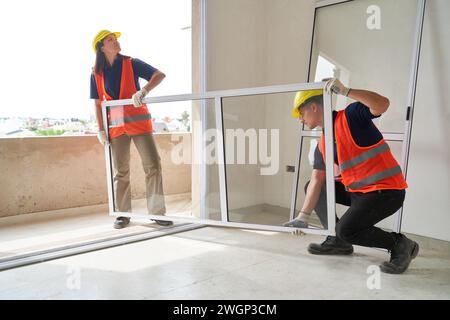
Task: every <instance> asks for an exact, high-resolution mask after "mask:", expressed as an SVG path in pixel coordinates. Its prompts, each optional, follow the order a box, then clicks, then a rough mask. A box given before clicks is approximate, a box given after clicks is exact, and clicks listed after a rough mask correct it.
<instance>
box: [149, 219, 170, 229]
mask: <svg viewBox="0 0 450 320" xmlns="http://www.w3.org/2000/svg"><path fill="white" fill-rule="evenodd" d="M152 220H153V221H155V222H156V223H157V224H159V225H160V226H163V227H168V226H171V225H173V222H172V221H164V220H155V219H152Z"/></svg>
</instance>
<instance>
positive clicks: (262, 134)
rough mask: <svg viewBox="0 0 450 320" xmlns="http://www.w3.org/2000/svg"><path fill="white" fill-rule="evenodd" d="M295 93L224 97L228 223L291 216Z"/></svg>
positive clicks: (265, 222)
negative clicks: (289, 170) (288, 166)
mask: <svg viewBox="0 0 450 320" xmlns="http://www.w3.org/2000/svg"><path fill="white" fill-rule="evenodd" d="M294 96H295V92H292V93H279V94H267V95H253V96H245V97H232V98H224V99H223V104H222V105H223V123H224V131H225V155H226V182H227V195H228V211H229V221H230V222H240V223H252V224H262V225H276V226H281V225H282V224H283V223H284V222H286V221H288V220H289V212H290V203H291V194H292V174H291V173H289V172H286V171H285V167H286V165H294V164H295V158H296V150H297V144H298V140H297V139H296V138H293V137H295V134H296V133H297V134H298V122H297V121H296V120H295V119H294V118H292V117H290V114H291V107H292V102H293V100H294Z"/></svg>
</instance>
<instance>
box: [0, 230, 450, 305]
mask: <svg viewBox="0 0 450 320" xmlns="http://www.w3.org/2000/svg"><path fill="white" fill-rule="evenodd" d="M414 238H415V240H417V241H419V243H420V245H421V251H420V253H419V256H418V257H417V258H416V259H415V260H414V261H413V262H412V264H411V266H410V269H409V270H408V271H407V272H406V273H405V274H402V275H389V274H383V273H381V274H380V278H379V289H377V288H375V289H369V288H368V286H367V282H368V280H369V283H371V284H376V283H377V282H376V281H375V282H374V281H370V280H371V279H372V280H373V278H374V276H376V274H375V275H374V274H373V273H371V274H369V273H368V268H369V267H370V266H371V265H375V266H377V265H378V264H379V263H381V262H382V261H384V260H386V259H388V255H387V253H385V252H382V251H379V250H375V249H370V248H363V247H356V248H355V253H354V254H353V255H352V256H333V257H332V256H313V255H310V254H308V253H307V251H306V248H307V245H308V244H309V243H310V242H318V241H321V240H322V239H323V238H322V237H320V236H312V235H307V236H301V237H296V236H292V235H290V234H287V233H276V232H261V231H248V230H240V229H231V228H217V227H206V228H202V229H197V230H193V231H188V232H184V233H179V234H175V235H170V236H165V237H161V238H156V239H151V240H147V241H142V242H138V243H134V244H129V245H125V246H120V247H115V248H111V249H105V250H101V251H96V252H91V253H87V254H82V255H78V256H72V257H68V258H64V259H59V260H53V261H49V262H45V263H41V264H36V265H31V266H27V267H22V268H17V269H12V270H7V271H3V272H0V283H1V285H0V298H1V299H274V300H276V299H449V298H450V244H449V243H447V242H443V241H438V240H431V239H426V238H419V237H414Z"/></svg>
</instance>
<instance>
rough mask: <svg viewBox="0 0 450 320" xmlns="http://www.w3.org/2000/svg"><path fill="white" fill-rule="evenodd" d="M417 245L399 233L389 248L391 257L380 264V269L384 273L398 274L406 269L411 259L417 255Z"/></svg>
mask: <svg viewBox="0 0 450 320" xmlns="http://www.w3.org/2000/svg"><path fill="white" fill-rule="evenodd" d="M418 253H419V245H418V244H417V242H415V241H412V240H410V239H408V238H407V237H405V236H404V235H402V234H400V235H399V236H398V239H397V241H396V242H395V245H394V247H393V248H392V250H391V259H390V260H389V262H387V261H385V262H383V263H382V264H381V265H380V269H381V271H383V272H385V273H394V274H399V273H403V272H405V270H406V269H408V267H409V264H410V263H411V260H412V259H414V258H415V257H417V254H418Z"/></svg>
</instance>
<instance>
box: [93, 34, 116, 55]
mask: <svg viewBox="0 0 450 320" xmlns="http://www.w3.org/2000/svg"><path fill="white" fill-rule="evenodd" d="M110 34H114V35H115V36H116V38H119V37H120V35H121V33H120V32H111V31H109V30H102V31H100V32H99V33H97V35H96V36H95V38H94V40H93V41H92V48H93V49H94V52H96V51H97V50H96V49H95V47H96V46H97V43H99V42H100V41H102V40H103V39H105V38H106V37H107V36H109V35H110Z"/></svg>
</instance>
